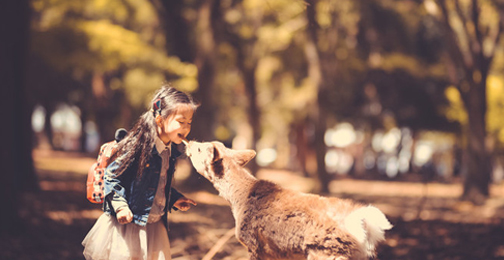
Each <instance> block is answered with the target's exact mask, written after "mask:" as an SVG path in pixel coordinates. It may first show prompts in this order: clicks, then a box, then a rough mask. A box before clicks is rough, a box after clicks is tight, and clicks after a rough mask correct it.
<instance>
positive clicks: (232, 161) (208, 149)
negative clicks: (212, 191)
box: [186, 141, 256, 183]
mask: <svg viewBox="0 0 504 260" xmlns="http://www.w3.org/2000/svg"><path fill="white" fill-rule="evenodd" d="M186 154H187V156H188V157H189V158H190V159H191V162H192V165H193V166H194V168H195V169H196V171H197V172H198V173H199V174H201V175H202V176H203V177H205V178H207V179H208V180H209V181H210V182H212V183H213V182H214V181H215V179H217V178H222V177H224V174H225V169H229V168H231V167H233V166H239V167H243V166H244V165H245V164H247V163H248V162H249V161H250V160H252V158H254V157H255V155H256V152H255V151H254V150H232V149H229V148H226V147H225V146H224V144H222V143H221V142H217V141H215V142H203V143H200V142H196V141H190V142H189V143H188V144H187V147H186Z"/></svg>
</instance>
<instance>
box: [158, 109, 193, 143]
mask: <svg viewBox="0 0 504 260" xmlns="http://www.w3.org/2000/svg"><path fill="white" fill-rule="evenodd" d="M193 114H194V111H193V110H192V109H191V108H189V107H184V106H181V107H180V108H179V109H177V112H175V113H173V114H172V115H170V116H168V118H166V119H165V120H163V119H162V118H161V117H160V116H159V117H158V118H156V123H157V124H158V135H159V138H160V139H161V141H163V142H164V143H165V144H168V143H169V142H170V141H171V142H174V143H176V144H180V143H181V142H182V140H183V139H185V138H186V136H187V135H188V134H189V132H191V124H192V118H193Z"/></svg>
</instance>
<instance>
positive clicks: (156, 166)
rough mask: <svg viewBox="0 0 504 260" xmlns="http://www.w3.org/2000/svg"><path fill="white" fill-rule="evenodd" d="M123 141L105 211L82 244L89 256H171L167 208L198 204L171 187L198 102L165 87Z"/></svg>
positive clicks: (108, 181)
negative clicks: (179, 146) (182, 144)
mask: <svg viewBox="0 0 504 260" xmlns="http://www.w3.org/2000/svg"><path fill="white" fill-rule="evenodd" d="M151 106H152V109H151V110H150V111H148V112H146V113H144V114H143V115H142V116H141V117H140V119H139V121H138V122H137V123H136V125H135V126H134V127H133V129H132V130H130V132H129V133H128V135H127V136H126V137H125V138H124V139H123V140H122V141H121V142H119V144H118V150H117V153H116V154H115V156H114V158H116V159H115V160H114V161H113V162H112V163H111V164H110V165H109V166H108V167H107V169H106V173H105V185H104V195H105V202H104V204H103V208H104V211H105V213H104V214H102V215H101V216H100V217H99V218H98V220H97V221H96V223H95V225H94V226H93V227H92V228H91V230H90V231H89V233H88V234H87V236H86V237H85V238H84V241H83V242H82V244H83V245H84V256H85V257H86V259H88V260H90V259H92V260H106V259H107V260H108V259H113V260H122V259H124V260H126V259H128V260H129V259H131V260H133V259H135V260H136V259H142V260H147V259H148V260H166V259H171V256H170V242H169V240H168V232H167V231H168V220H167V215H168V212H171V209H172V208H173V209H176V210H177V209H178V210H182V211H186V210H188V209H189V208H190V207H191V206H190V204H193V205H196V203H195V202H194V201H193V200H191V199H188V198H185V197H184V196H183V195H182V194H180V193H179V192H177V191H176V190H175V189H173V188H172V187H171V183H172V178H173V173H174V172H175V159H176V157H177V156H179V155H180V154H181V153H180V152H179V151H177V149H176V147H175V145H174V144H180V143H181V142H182V141H183V140H184V139H185V138H186V136H187V135H188V134H189V132H190V131H191V122H192V118H193V114H194V112H195V111H196V108H197V107H198V105H197V104H196V103H195V101H193V99H192V98H191V96H189V95H187V94H185V93H183V92H180V91H178V90H176V89H174V88H172V87H168V86H163V87H162V88H161V89H160V90H158V91H157V93H156V94H155V96H154V98H153V100H152V102H151Z"/></svg>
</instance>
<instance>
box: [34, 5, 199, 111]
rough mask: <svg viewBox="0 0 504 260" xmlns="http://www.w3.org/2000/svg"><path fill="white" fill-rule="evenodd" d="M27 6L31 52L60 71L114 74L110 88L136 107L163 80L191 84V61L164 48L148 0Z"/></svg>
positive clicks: (189, 88) (191, 87)
mask: <svg viewBox="0 0 504 260" xmlns="http://www.w3.org/2000/svg"><path fill="white" fill-rule="evenodd" d="M32 6H33V9H34V10H35V12H36V14H37V15H36V19H35V20H34V21H33V25H32V28H33V29H32V30H33V34H32V35H33V36H32V52H33V53H34V54H35V55H37V56H40V57H41V58H42V59H43V60H45V62H46V63H48V64H50V65H51V66H52V67H54V68H55V69H56V70H58V71H60V72H61V73H70V74H72V75H74V77H75V76H76V77H78V80H82V79H83V78H85V76H86V75H93V74H94V73H95V72H98V73H102V74H104V75H117V76H115V77H114V79H113V80H112V81H111V82H112V84H110V86H109V87H110V89H111V90H112V91H124V92H125V93H126V97H127V98H128V100H129V101H130V102H131V104H132V105H133V107H136V108H138V109H143V107H144V103H145V102H146V100H145V98H146V97H147V96H148V94H150V93H151V92H152V90H153V89H154V88H157V87H159V86H160V85H161V84H162V83H163V82H165V81H167V80H170V81H171V82H174V83H175V84H177V86H178V87H179V88H180V89H182V90H186V91H189V92H192V91H194V90H195V89H196V88H197V81H196V76H197V68H196V66H194V65H193V64H190V63H184V62H181V61H180V60H179V59H178V58H177V57H170V56H168V55H167V54H166V51H165V45H164V44H165V43H164V40H163V39H164V36H163V34H162V32H161V31H160V30H159V21H158V18H157V13H156V12H155V10H154V8H153V7H152V5H151V4H150V2H149V1H146V0H144V1H133V0H111V1H105V0H93V1H59V0H36V1H33V2H32ZM88 84H89V83H88ZM140 99H143V100H140Z"/></svg>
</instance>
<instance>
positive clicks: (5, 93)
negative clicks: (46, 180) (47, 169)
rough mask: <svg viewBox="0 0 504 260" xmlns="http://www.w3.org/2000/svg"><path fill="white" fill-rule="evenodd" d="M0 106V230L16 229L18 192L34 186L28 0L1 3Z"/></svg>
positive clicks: (18, 223)
mask: <svg viewBox="0 0 504 260" xmlns="http://www.w3.org/2000/svg"><path fill="white" fill-rule="evenodd" d="M0 23H1V24H2V26H1V27H0V28H1V29H0V30H1V31H0V35H2V40H1V41H0V82H2V87H1V88H0V89H1V92H0V98H1V99H2V100H1V102H0V104H1V105H0V110H1V111H2V121H3V127H2V136H3V137H4V142H3V143H2V146H1V148H0V151H1V152H0V153H1V154H0V163H1V165H2V172H1V174H0V196H1V198H3V200H2V214H0V232H6V231H16V230H17V228H19V226H20V223H21V222H20V219H19V215H18V208H19V196H20V195H21V194H22V192H23V191H25V190H28V189H35V188H36V187H37V185H36V183H37V181H36V178H35V171H34V169H33V159H32V154H31V149H32V147H31V146H32V131H31V124H30V114H31V111H30V109H32V108H33V105H32V104H31V103H30V100H29V99H28V97H27V95H26V92H25V89H26V88H25V85H26V84H25V79H26V75H25V72H26V58H27V52H28V42H29V40H28V39H29V26H30V7H29V1H26V0H11V1H2V2H1V4H0Z"/></svg>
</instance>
